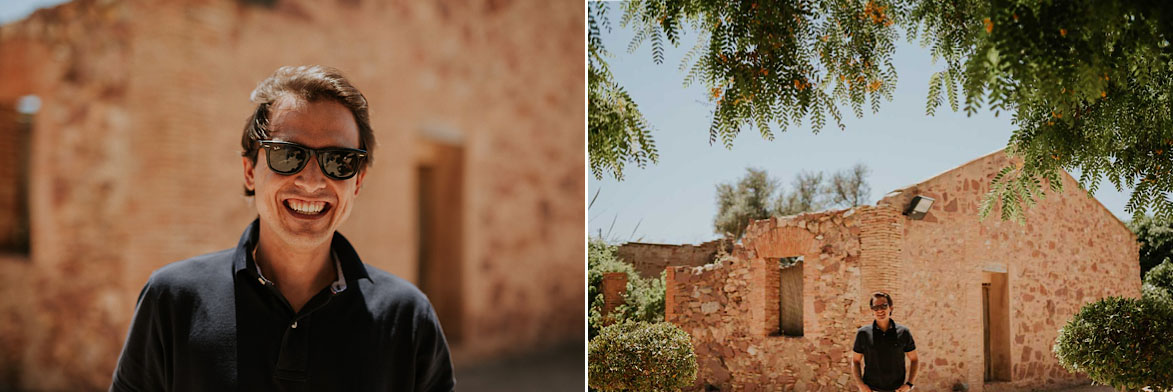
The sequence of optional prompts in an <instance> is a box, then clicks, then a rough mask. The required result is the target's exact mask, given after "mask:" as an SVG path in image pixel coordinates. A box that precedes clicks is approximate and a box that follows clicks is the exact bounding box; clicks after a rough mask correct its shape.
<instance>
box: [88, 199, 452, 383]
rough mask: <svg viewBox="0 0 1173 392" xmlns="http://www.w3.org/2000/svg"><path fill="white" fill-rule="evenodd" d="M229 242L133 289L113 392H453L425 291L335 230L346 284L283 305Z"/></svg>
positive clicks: (248, 246) (249, 236) (249, 237)
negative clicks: (298, 304) (366, 257)
mask: <svg viewBox="0 0 1173 392" xmlns="http://www.w3.org/2000/svg"><path fill="white" fill-rule="evenodd" d="M258 222H259V221H253V223H252V224H251V225H249V227H248V229H246V230H245V231H244V234H243V235H242V236H241V239H240V243H239V244H238V245H237V247H236V249H229V250H225V251H221V252H217V253H212V254H207V255H203V256H198V257H195V258H192V259H188V260H184V261H180V262H177V263H173V264H170V265H167V266H165V267H163V268H160V269H159V270H158V271H155V273H154V274H152V275H151V278H150V280H148V281H147V284H146V286H145V287H143V291H142V293H141V294H139V301H138V306H137V307H136V309H135V315H134V320H133V322H132V323H131V327H130V333H129V336H128V337H127V338H126V344H125V346H123V348H122V356H121V357H120V358H119V360H118V367H117V368H116V369H115V370H114V380H113V383H112V384H111V386H110V390H111V391H376V390H377V391H452V390H453V389H454V384H455V379H454V378H453V372H452V362H451V359H450V358H449V355H448V344H447V342H446V341H445V339H444V333H443V331H442V330H441V329H440V323H439V321H437V318H436V313H435V312H434V311H433V309H432V306H431V304H430V303H429V302H428V300H427V297H425V296H424V295H423V293H421V292H420V291H419V290H418V289H416V288H415V286H413V285H411V283H408V282H407V281H405V280H403V279H400V278H398V277H396V276H394V275H391V274H389V273H386V272H383V271H380V270H378V269H376V268H374V267H370V266H367V265H365V264H363V263H362V261H361V260H360V259H359V258H358V254H356V253H355V251H354V248H353V247H351V246H350V243H349V242H348V241H346V239H345V238H343V237H342V235H341V234H338V233H335V234H334V238H333V242H332V244H331V248H332V250H333V252H334V255H335V257H336V259H337V262H336V268H338V269H339V275H340V276H344V277H345V279H344V280H343V279H340V281H338V282H335V284H333V285H331V287H327V288H325V289H323V290H322V291H321V292H319V293H318V294H317V295H316V296H314V297H313V298H312V299H310V301H309V302H308V303H306V304H305V306H303V307H302V309H301V310H300V311H299V312H297V313H294V312H293V308H292V307H291V306H290V305H289V303H288V302H287V301H286V300H285V298H284V297H283V296H281V294H280V292H279V291H278V290H277V288H276V287H275V286H273V284H272V283H271V282H269V281H267V280H266V279H265V278H263V277H262V276H261V275H260V272H259V270H258V269H257V267H256V263H255V261H254V260H253V258H252V249H253V248H254V247H255V246H256V241H257V226H258Z"/></svg>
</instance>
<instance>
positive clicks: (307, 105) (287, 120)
mask: <svg viewBox="0 0 1173 392" xmlns="http://www.w3.org/2000/svg"><path fill="white" fill-rule="evenodd" d="M269 137H270V139H272V140H280V141H286V142H293V143H298V144H301V145H303V146H306V147H310V148H324V147H345V148H359V137H358V125H357V124H356V123H355V121H354V115H353V114H351V112H350V110H349V109H347V108H346V107H345V106H343V105H342V104H341V103H338V102H336V101H333V100H329V99H326V100H319V101H316V102H303V101H301V100H299V99H295V98H290V97H283V98H280V99H278V100H277V101H276V102H274V103H273V105H272V106H270V108H269ZM267 154H268V150H267V149H265V148H262V149H261V151H259V152H258V153H257V162H256V164H255V165H254V164H253V163H252V162H250V161H249V159H248V158H243V160H244V178H245V184H246V185H247V186H249V187H251V188H253V189H255V190H256V196H255V198H256V206H257V214H258V215H259V216H260V219H261V234H262V235H263V236H265V237H268V236H270V235H272V237H275V238H274V239H278V240H280V241H279V243H281V244H283V245H286V246H291V247H294V248H302V249H305V248H312V247H316V246H320V245H321V244H322V243H328V242H329V241H330V239H331V238H333V234H334V231H335V230H336V229H337V228H338V226H340V225H341V224H342V222H344V221H346V218H347V217H348V216H349V215H350V207H351V202H352V201H353V200H354V198H355V196H357V195H358V191H359V188H360V187H361V186H362V181H363V177H364V176H365V175H366V171H365V170H363V171H360V172H359V173H358V175H356V176H354V177H352V178H350V179H347V180H334V179H331V178H329V177H326V175H325V174H323V173H322V170H321V168H320V167H319V166H318V157H313V158H311V159H310V161H309V162H308V163H306V165H305V167H304V168H302V169H301V171H300V172H297V173H294V174H291V175H282V174H279V173H276V172H273V170H272V169H270V168H269V165H268V160H267ZM319 206H320V207H321V210H320V211H318V212H316V213H308V214H307V213H303V212H299V211H297V210H295V209H299V210H303V211H313V210H315V209H316V208H318V207H319Z"/></svg>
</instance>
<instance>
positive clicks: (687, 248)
mask: <svg viewBox="0 0 1173 392" xmlns="http://www.w3.org/2000/svg"><path fill="white" fill-rule="evenodd" d="M729 245H730V244H729V242H728V241H725V240H713V241H709V242H704V243H701V244H699V245H690V244H684V245H668V244H649V243H642V242H628V243H626V244H623V245H619V248H618V249H617V250H616V251H615V255H616V256H617V257H619V259H621V260H623V261H626V262H627V263H629V264H631V265H632V266H634V267H635V270H636V271H637V272H639V275H640V276H642V277H644V278H659V277H660V273H661V272H664V267H667V266H693V267H695V266H701V265H705V264H708V263H712V262H713V260H714V259H715V258H716V257H717V254H718V252H720V251H721V250H722V248H724V249H723V250H724V251H725V252H726V253H728V252H729V251H730V250H731V249H732V247H731V246H729Z"/></svg>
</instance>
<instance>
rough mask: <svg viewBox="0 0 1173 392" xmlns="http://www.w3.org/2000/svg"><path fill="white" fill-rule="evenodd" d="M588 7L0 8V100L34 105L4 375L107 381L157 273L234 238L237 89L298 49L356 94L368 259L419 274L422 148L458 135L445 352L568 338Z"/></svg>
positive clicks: (496, 1) (580, 188)
mask: <svg viewBox="0 0 1173 392" xmlns="http://www.w3.org/2000/svg"><path fill="white" fill-rule="evenodd" d="M257 3H262V5H257ZM263 3H272V5H268V6H267V5H263ZM584 12H585V11H584V8H583V7H581V6H567V5H566V4H554V3H549V2H542V1H508V0H490V1H467V2H466V1H438V2H411V1H394V0H391V1H373V0H346V1H325V2H318V1H310V0H277V1H273V2H256V1H252V2H249V1H233V0H200V1H196V0H190V1H169V2H156V1H147V0H125V1H111V0H101V1H98V0H77V1H74V2H71V3H68V4H65V5H62V6H58V7H55V8H52V9H47V10H41V11H38V12H36V13H34V14H33V15H32V16H30V17H29V18H27V19H25V20H22V21H19V22H15V23H12V24H8V25H4V26H0V103H3V102H14V101H15V100H16V99H17V98H18V97H20V96H24V95H27V94H35V95H37V96H39V97H40V98H41V100H42V102H43V105H42V107H41V109H40V111H39V112H38V113H37V114H36V115H35V117H34V123H33V127H32V135H31V137H32V141H31V167H32V169H31V173H30V184H29V187H30V190H29V195H30V202H29V213H30V216H31V221H32V222H31V230H32V235H31V251H30V252H29V253H28V254H24V255H22V254H14V255H6V256H4V257H0V321H2V323H0V344H2V345H3V346H2V347H0V353H3V354H0V387H2V386H4V385H8V386H14V387H19V388H26V389H51V390H65V389H103V388H105V386H106V385H108V383H109V379H110V374H111V372H112V371H113V367H114V364H115V362H116V361H117V356H118V353H119V350H120V349H121V345H122V341H123V339H124V338H125V336H126V331H127V327H128V325H129V322H130V317H131V315H132V313H133V307H134V303H135V300H136V298H137V295H138V293H139V290H140V289H141V287H142V285H143V283H145V281H146V278H147V277H148V275H149V274H150V273H151V271H153V270H155V269H156V268H158V267H161V266H163V265H165V264H167V263H170V262H174V261H177V260H181V259H184V258H188V257H191V256H194V255H198V254H202V253H206V252H211V251H215V250H219V249H224V248H230V247H232V246H234V245H235V244H236V240H237V238H238V237H239V235H240V233H241V231H242V230H243V229H244V227H245V225H246V224H247V223H248V222H249V221H250V220H252V219H253V217H254V216H255V209H254V208H253V207H252V205H251V204H250V200H249V199H248V198H245V197H244V196H243V195H242V167H241V158H240V156H239V149H240V147H239V140H240V139H239V138H240V133H241V129H242V127H243V125H244V120H245V118H246V117H247V116H248V115H249V114H250V113H251V110H252V109H253V107H254V106H253V105H252V104H251V103H250V102H249V100H248V95H249V93H250V92H251V91H252V89H253V88H254V87H255V85H256V83H257V82H259V81H260V80H262V79H263V78H265V77H267V76H268V75H269V74H271V73H272V72H273V71H274V70H275V69H276V68H277V67H279V66H282V65H290V64H323V65H330V66H333V67H337V68H339V69H341V70H342V71H343V72H344V74H346V75H347V77H348V78H350V79H351V81H352V82H353V83H354V84H355V85H356V86H358V87H359V88H360V89H361V90H362V91H363V92H364V94H365V95H366V96H367V98H368V100H369V102H370V105H371V119H372V126H373V128H374V129H375V132H376V137H377V139H378V143H379V147H378V149H377V150H376V152H375V155H376V160H375V161H374V165H373V167H372V168H371V172H370V173H369V175H368V176H367V179H366V183H365V186H364V189H363V193H362V194H361V195H360V196H359V198H358V200H357V204H356V206H355V207H354V213H353V214H352V215H351V217H350V220H349V221H348V222H347V223H346V224H345V225H344V226H343V227H342V229H341V232H342V233H343V234H345V235H346V236H347V237H348V238H350V240H351V241H352V242H353V243H354V244H355V246H356V248H357V249H358V251H359V253H360V255H362V256H363V259H364V261H366V262H367V263H369V264H372V265H375V266H377V267H379V268H382V269H384V270H387V271H389V272H391V273H394V274H397V275H399V276H402V277H404V278H406V279H408V280H412V281H416V279H417V277H418V273H419V266H418V263H417V257H418V251H419V249H418V248H419V247H418V246H417V243H418V242H419V240H420V239H419V234H418V232H417V226H418V225H419V223H418V216H417V212H416V210H417V206H418V205H419V200H417V198H418V196H417V195H418V194H419V193H418V192H417V176H418V174H417V173H418V168H419V165H420V162H418V160H417V159H418V157H419V156H420V155H421V152H420V151H419V150H420V149H421V147H420V146H421V145H429V144H434V143H436V142H437V141H439V142H442V143H445V144H452V145H458V146H459V147H460V148H459V150H460V151H462V152H463V154H464V156H463V157H462V159H461V160H460V162H462V163H461V164H462V165H463V168H461V170H457V171H458V172H460V173H462V174H461V175H462V178H461V181H463V183H462V187H461V189H463V191H462V192H463V195H462V196H463V197H462V198H461V205H460V206H459V207H460V211H462V218H461V219H460V225H459V227H452V228H450V229H449V230H451V231H453V232H455V233H459V235H454V236H453V238H460V240H459V241H458V243H453V244H447V245H448V246H458V247H460V248H461V252H459V254H460V255H461V256H460V259H461V260H460V261H459V263H456V265H458V266H459V268H460V271H459V273H453V276H456V277H459V278H457V279H455V281H453V282H452V284H458V285H460V286H461V289H460V290H458V292H459V293H461V294H460V295H461V298H460V301H459V303H460V312H461V315H462V317H461V322H460V323H459V324H458V325H445V328H446V329H459V331H454V333H457V334H460V335H462V336H466V337H467V338H465V339H461V341H460V342H459V343H458V344H457V345H456V346H455V347H453V355H454V360H455V361H456V362H457V364H458V365H460V364H466V363H470V362H476V361H479V360H482V359H486V358H489V357H496V356H500V355H505V354H509V353H515V352H520V351H524V350H530V349H536V348H539V347H541V346H543V345H553V344H560V343H565V342H575V341H580V340H581V339H582V337H583V335H584V332H583V325H584V322H585V320H584V316H583V311H582V308H583V303H584V295H583V290H582V284H583V281H584V275H583V274H584V272H583V268H582V265H583V264H582V263H583V254H584V253H585V246H584V241H583V237H584V228H583V226H582V222H583V220H584V217H585V209H584V207H583V202H582V200H583V194H584V189H585V188H584V187H585V182H584V180H583V179H584V174H583V173H584V172H585V171H584V170H585V166H584V159H583V158H584V157H583V151H584V145H583V138H582V136H581V135H582V133H581V132H582V129H583V124H584V122H585V110H584V105H583V97H584V92H585V91H584V84H583V74H584V71H585V70H584V68H583V67H584V61H583V57H582V56H583V53H584V51H585V47H584V39H583V38H584V36H583V35H584V26H583V23H584V19H585V18H584V15H583V13H584ZM441 240H442V239H441ZM0 389H2V388H0Z"/></svg>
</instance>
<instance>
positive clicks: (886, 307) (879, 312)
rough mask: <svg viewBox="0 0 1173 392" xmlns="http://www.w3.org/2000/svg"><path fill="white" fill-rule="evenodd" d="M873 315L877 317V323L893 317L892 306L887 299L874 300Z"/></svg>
mask: <svg viewBox="0 0 1173 392" xmlns="http://www.w3.org/2000/svg"><path fill="white" fill-rule="evenodd" d="M872 314H874V315H875V316H876V321H884V320H887V319H888V317H890V316H891V315H892V305H891V304H889V303H888V299H887V298H884V297H878V298H874V299H872Z"/></svg>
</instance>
